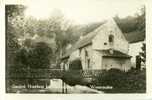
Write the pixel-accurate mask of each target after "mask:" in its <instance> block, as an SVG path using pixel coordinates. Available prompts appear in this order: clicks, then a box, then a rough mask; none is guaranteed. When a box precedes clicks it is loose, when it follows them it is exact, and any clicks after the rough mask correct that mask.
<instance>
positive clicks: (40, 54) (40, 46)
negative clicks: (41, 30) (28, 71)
mask: <svg viewBox="0 0 152 100" xmlns="http://www.w3.org/2000/svg"><path fill="white" fill-rule="evenodd" d="M51 56H52V49H51V48H50V47H49V46H48V45H47V44H46V43H44V42H39V43H36V44H35V45H34V46H33V47H32V49H31V50H30V51H29V57H28V60H29V62H28V64H29V66H30V68H36V69H45V68H49V67H50V60H51Z"/></svg>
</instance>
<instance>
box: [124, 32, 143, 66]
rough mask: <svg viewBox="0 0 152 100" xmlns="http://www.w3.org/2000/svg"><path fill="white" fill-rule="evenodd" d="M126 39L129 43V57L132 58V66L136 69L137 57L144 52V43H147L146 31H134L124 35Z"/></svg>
mask: <svg viewBox="0 0 152 100" xmlns="http://www.w3.org/2000/svg"><path fill="white" fill-rule="evenodd" d="M124 35H125V37H126V39H127V40H128V42H129V53H128V54H129V55H131V56H132V58H131V66H132V67H136V62H137V59H136V58H137V56H138V55H139V53H140V52H142V49H141V48H142V46H143V43H145V31H133V32H130V33H126V34H124ZM141 67H145V64H143V63H142V65H141Z"/></svg>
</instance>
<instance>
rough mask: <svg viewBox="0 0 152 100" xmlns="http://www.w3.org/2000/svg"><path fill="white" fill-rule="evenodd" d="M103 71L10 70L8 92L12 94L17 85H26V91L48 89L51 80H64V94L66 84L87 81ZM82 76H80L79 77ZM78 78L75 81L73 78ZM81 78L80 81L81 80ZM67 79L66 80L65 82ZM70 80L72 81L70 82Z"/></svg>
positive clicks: (8, 73)
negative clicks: (13, 87)
mask: <svg viewBox="0 0 152 100" xmlns="http://www.w3.org/2000/svg"><path fill="white" fill-rule="evenodd" d="M101 72H102V71H101V70H68V71H66V70H61V69H20V70H18V69H9V70H7V72H6V83H7V84H6V87H7V90H6V91H7V92H10V90H11V88H12V85H13V84H15V85H17V86H20V84H22V85H24V87H21V88H26V89H31V88H37V89H39V88H46V87H47V86H48V85H49V84H50V83H49V80H50V79H62V80H63V81H64V83H63V90H62V91H63V93H64V92H65V91H66V90H65V89H64V88H65V86H66V84H65V82H71V80H72V82H73V81H74V82H75V81H77V80H80V79H82V78H83V79H87V78H92V77H93V76H96V75H97V74H99V73H101ZM79 75H80V76H79ZM73 76H74V77H77V78H76V79H73V78H72V77H73ZM67 78H68V79H67ZM79 78H80V79H79ZM64 79H65V80H64ZM69 80H70V81H69Z"/></svg>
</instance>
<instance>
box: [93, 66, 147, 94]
mask: <svg viewBox="0 0 152 100" xmlns="http://www.w3.org/2000/svg"><path fill="white" fill-rule="evenodd" d="M94 79H95V80H94V82H93V83H94V84H95V85H100V86H112V87H113V89H115V90H123V91H124V92H145V90H146V71H145V70H141V71H140V70H130V71H128V72H123V71H120V70H118V69H111V70H108V71H103V73H100V74H99V75H97V76H96V77H94Z"/></svg>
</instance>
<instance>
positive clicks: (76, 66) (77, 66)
mask: <svg viewBox="0 0 152 100" xmlns="http://www.w3.org/2000/svg"><path fill="white" fill-rule="evenodd" d="M69 70H82V64H81V60H80V59H75V60H73V61H71V62H70V65H69Z"/></svg>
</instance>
